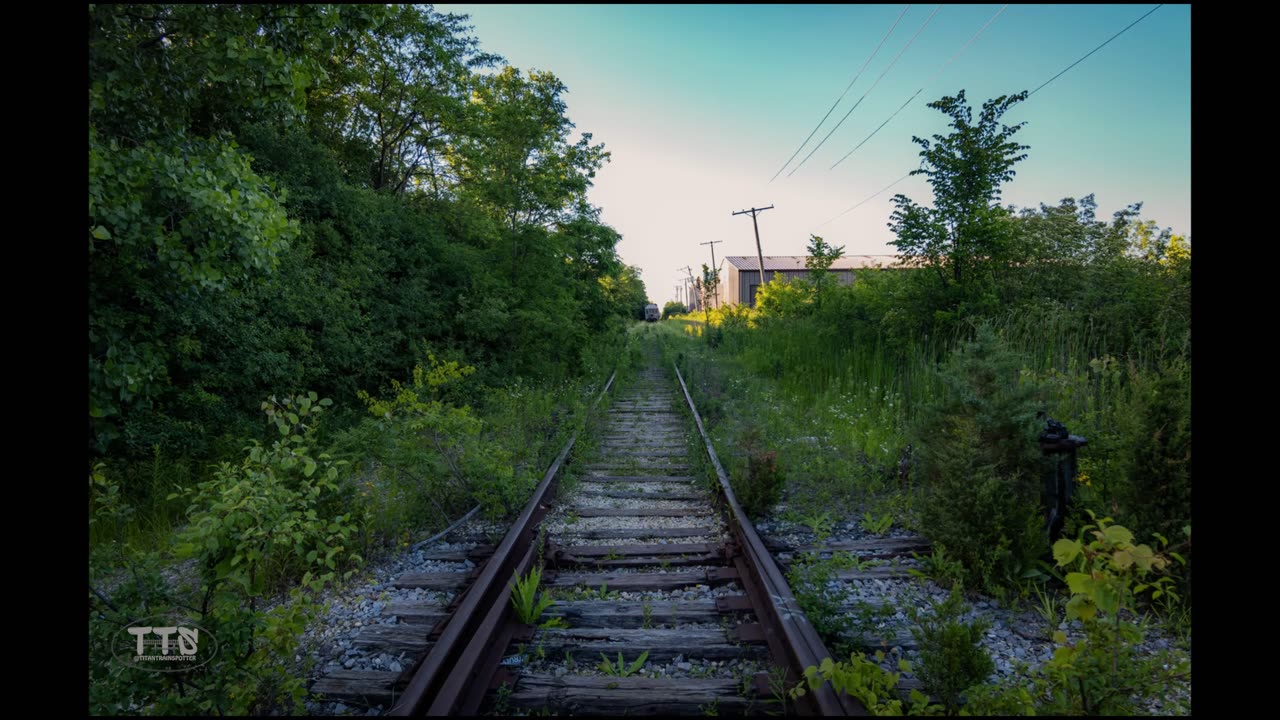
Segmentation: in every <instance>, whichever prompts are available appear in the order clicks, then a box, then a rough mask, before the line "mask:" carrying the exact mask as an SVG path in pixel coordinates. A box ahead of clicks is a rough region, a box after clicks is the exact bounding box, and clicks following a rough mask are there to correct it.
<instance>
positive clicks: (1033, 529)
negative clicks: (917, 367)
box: [914, 327, 1047, 589]
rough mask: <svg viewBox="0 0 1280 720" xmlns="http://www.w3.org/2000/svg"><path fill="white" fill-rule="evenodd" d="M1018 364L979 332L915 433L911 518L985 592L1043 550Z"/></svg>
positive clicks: (1030, 428)
mask: <svg viewBox="0 0 1280 720" xmlns="http://www.w3.org/2000/svg"><path fill="white" fill-rule="evenodd" d="M1019 368H1020V363H1019V362H1018V358H1017V356H1016V355H1015V354H1013V353H1012V352H1010V351H1008V350H1007V349H1006V348H1005V347H1004V346H1003V345H1002V343H1001V342H1000V341H999V340H998V339H997V338H996V336H995V334H994V333H993V332H992V331H991V330H990V329H988V328H985V327H984V328H982V329H980V330H979V333H978V338H977V340H976V341H975V342H972V343H966V344H965V345H964V346H962V348H961V349H960V350H959V351H958V352H957V353H956V355H954V356H953V357H952V359H951V362H950V363H949V366H948V368H947V369H946V370H945V372H943V374H942V380H943V382H944V384H945V390H944V392H943V393H942V395H941V397H939V398H937V399H936V400H935V401H934V402H932V403H931V404H930V405H929V406H927V407H926V408H924V409H923V410H922V414H921V420H920V422H919V424H918V425H917V427H916V429H915V433H914V434H915V438H914V445H915V447H916V448H918V449H919V457H920V476H921V479H922V480H923V483H922V485H923V488H922V490H923V493H924V497H923V498H922V502H921V506H920V514H921V523H922V526H923V527H924V528H925V529H926V532H927V533H928V534H929V535H930V536H931V538H932V539H933V540H934V541H935V542H940V543H942V544H944V545H945V546H946V548H947V551H948V552H949V553H951V555H952V556H954V557H955V558H956V559H957V560H959V561H960V562H962V563H963V564H964V566H965V567H966V568H968V572H967V573H966V578H965V580H966V584H968V585H969V586H970V587H975V588H981V587H985V588H988V589H990V588H995V587H998V586H999V585H1001V584H1008V583H1011V582H1012V581H1015V580H1017V579H1018V578H1019V577H1021V576H1022V575H1023V574H1024V573H1026V572H1027V571H1028V570H1030V569H1032V568H1033V567H1034V564H1035V561H1036V559H1037V556H1038V555H1040V553H1041V552H1042V551H1044V550H1045V549H1047V548H1046V542H1047V541H1046V538H1045V535H1044V532H1043V529H1042V527H1041V524H1042V519H1041V515H1040V512H1039V506H1040V502H1039V498H1040V483H1041V478H1042V476H1043V473H1044V470H1045V468H1044V459H1043V458H1042V457H1041V455H1040V452H1039V448H1038V445H1037V443H1036V421H1035V418H1036V404H1035V402H1034V399H1033V396H1032V395H1033V388H1032V386H1031V385H1030V384H1019V382H1018V380H1019V372H1018V371H1019Z"/></svg>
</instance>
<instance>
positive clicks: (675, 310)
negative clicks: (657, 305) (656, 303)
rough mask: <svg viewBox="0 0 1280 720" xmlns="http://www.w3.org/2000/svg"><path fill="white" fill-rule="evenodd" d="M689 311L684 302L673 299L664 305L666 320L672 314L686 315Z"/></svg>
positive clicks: (663, 313) (663, 315)
mask: <svg viewBox="0 0 1280 720" xmlns="http://www.w3.org/2000/svg"><path fill="white" fill-rule="evenodd" d="M687 312H689V308H686V307H685V306H684V304H683V303H678V302H675V301H674V300H673V301H671V302H668V303H667V304H666V305H663V306H662V319H663V320H666V319H667V318H669V317H671V316H672V315H684V314H685V313H687Z"/></svg>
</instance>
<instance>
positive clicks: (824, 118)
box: [769, 3, 911, 182]
mask: <svg viewBox="0 0 1280 720" xmlns="http://www.w3.org/2000/svg"><path fill="white" fill-rule="evenodd" d="M910 9H911V5H910V3H908V4H907V6H906V7H904V8H902V12H900V13H898V19H897V20H894V21H893V25H891V26H890V27H889V32H887V33H885V34H884V37H883V38H881V39H880V44H879V45H877V46H876V49H875V50H874V51H873V52H872V53H871V57H868V58H867V61H866V62H864V63H862V67H861V68H860V69H859V70H858V72H857V74H855V75H854V76H853V79H852V80H850V81H849V84H848V85H846V86H845V88H844V92H842V93H840V97H838V98H836V101H835V102H834V103H832V104H831V109H830V110H827V114H826V115H823V116H822V119H821V120H819V121H818V124H817V125H815V126H814V128H813V131H812V132H810V133H809V137H807V138H805V139H804V142H802V143H800V147H798V148H796V151H795V152H793V153H791V157H789V158H787V161H786V162H784V163H782V167H780V168H778V172H776V173H774V174H773V177H771V178H769V182H773V181H774V180H776V179H778V176H779V175H781V174H782V171H783V170H786V169H787V166H788V165H790V164H791V161H792V160H795V159H796V156H797V155H799V154H800V151H801V150H803V149H804V146H805V145H808V144H809V141H810V140H812V139H813V136H814V135H816V134H817V133H818V128H821V127H822V123H824V122H826V121H827V118H829V117H831V113H832V112H834V111H835V109H836V106H837V105H839V104H840V101H841V100H843V99H844V96H845V95H848V94H849V90H851V89H852V88H853V84H854V83H856V82H858V78H860V77H862V73H863V72H864V71H866V69H867V66H869V65H870V64H871V61H872V60H874V59H875V57H876V55H877V54H878V53H879V52H880V48H882V47H884V44H885V42H887V41H888V40H889V36H890V35H892V34H893V31H894V29H896V28H897V27H898V23H899V22H901V21H902V17H903V16H904V15H906V14H907V10H910Z"/></svg>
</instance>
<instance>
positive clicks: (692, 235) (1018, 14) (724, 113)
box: [436, 4, 1191, 303]
mask: <svg viewBox="0 0 1280 720" xmlns="http://www.w3.org/2000/svg"><path fill="white" fill-rule="evenodd" d="M904 7H906V5H905V4H902V5H812V6H808V5H786V6H781V5H695V6H664V5H437V6H436V8H437V9H438V10H440V11H442V12H453V13H466V14H468V15H470V16H471V23H472V24H473V25H474V27H475V30H474V33H475V35H476V37H478V38H479V39H480V43H481V46H482V47H483V48H484V49H485V50H488V51H491V52H495V53H498V54H499V55H502V56H503V57H505V58H506V59H507V61H508V62H509V63H510V64H512V65H514V66H516V67H518V68H521V69H523V70H529V69H538V70H549V71H551V72H553V73H554V74H555V75H556V76H557V77H559V78H560V80H561V81H562V82H564V83H565V85H566V86H567V87H568V90H569V92H568V95H567V96H566V102H567V104H568V112H569V117H570V118H571V119H572V120H573V121H574V122H575V123H576V124H577V131H580V132H590V133H592V134H593V139H594V140H595V141H596V142H603V143H604V144H605V146H606V148H607V149H608V150H609V151H610V152H611V153H612V161H611V162H610V163H609V164H608V165H607V166H606V167H605V168H604V169H603V170H601V172H600V174H599V175H598V176H597V179H596V183H595V187H594V188H592V190H591V193H590V199H591V201H592V203H593V204H595V205H598V206H600V207H602V208H603V214H602V219H603V220H604V221H605V222H607V223H609V224H610V225H612V226H613V227H614V228H616V229H617V230H618V231H619V232H620V233H622V235H623V240H622V242H621V243H620V244H619V246H618V250H619V253H620V254H621V256H622V258H623V260H624V261H626V262H627V263H629V264H633V265H638V266H640V268H641V270H642V277H643V278H644V281H645V284H646V287H647V288H648V290H649V296H650V298H651V299H653V300H655V301H657V302H659V303H661V302H663V301H665V300H669V299H672V298H673V297H674V295H675V288H674V286H675V284H676V282H677V272H676V268H677V267H683V266H684V265H686V264H689V265H693V266H694V268H695V270H696V269H697V267H698V266H699V265H700V264H701V263H709V262H710V258H709V253H708V249H707V247H706V246H702V245H699V243H702V242H706V241H708V240H722V241H724V243H723V244H719V245H716V246H715V248H716V257H717V259H718V260H719V259H720V258H722V257H723V256H724V255H725V254H731V255H749V254H754V253H755V239H754V235H753V234H752V230H751V221H750V219H749V217H746V216H742V217H733V216H732V215H731V213H732V212H733V211H736V210H741V209H744V208H748V207H751V206H753V205H754V206H758V207H762V206H766V205H770V204H773V205H775V209H773V210H770V211H768V212H765V213H762V214H761V215H760V235H761V242H762V244H763V247H764V252H765V254H767V255H802V254H804V253H805V246H806V245H807V242H808V238H809V234H810V233H816V234H818V235H821V236H823V237H824V238H826V239H827V240H828V241H829V242H832V243H834V244H836V245H843V246H844V247H845V252H846V253H848V254H881V253H890V252H892V251H893V247H892V246H890V245H888V242H889V241H891V240H892V239H893V234H892V233H891V232H890V231H889V229H888V228H887V227H886V223H887V222H888V219H889V214H890V212H891V203H890V198H891V197H892V196H893V195H894V194H895V193H898V192H901V193H903V194H906V195H907V196H909V197H911V198H913V199H916V200H918V201H921V202H929V201H930V199H931V193H930V191H929V187H928V183H927V182H926V181H925V179H924V178H923V177H911V178H908V179H906V180H903V181H902V182H901V183H899V184H898V185H896V186H894V187H893V189H892V190H890V191H888V192H886V193H883V194H882V195H880V196H878V197H876V198H875V199H873V200H871V201H870V202H867V203H865V204H863V205H862V206H860V207H859V208H858V209H856V210H854V211H852V212H850V213H848V214H846V215H844V216H842V217H840V218H839V219H837V220H834V221H831V222H827V221H830V220H831V219H832V218H833V217H835V216H836V215H838V214H839V213H841V212H842V211H844V210H846V209H848V208H849V207H850V206H852V205H854V204H856V203H858V202H860V201H862V200H864V199H865V198H867V197H868V196H869V195H872V194H873V193H875V192H877V191H879V190H881V189H882V188H884V187H885V186H886V185H888V184H889V183H891V182H893V181H894V180H896V179H898V178H900V177H901V176H902V175H904V174H905V173H906V172H907V171H909V170H911V169H913V168H914V167H916V166H917V165H918V164H919V155H918V153H919V147H918V146H916V145H915V144H914V143H912V142H911V137H912V135H919V136H922V137H928V136H930V135H932V134H934V133H945V131H946V119H945V118H944V116H943V115H942V114H941V113H940V112H938V111H936V110H932V109H929V108H928V107H926V104H927V103H928V102H930V101H932V100H936V99H938V98H939V97H942V96H943V95H951V94H955V93H956V91H958V90H960V89H964V90H965V92H966V96H967V98H968V100H969V102H970V104H971V105H973V106H974V107H975V108H977V107H980V106H981V103H982V102H983V101H984V100H987V99H989V98H992V97H995V96H998V95H1002V94H1007V93H1012V92H1018V91H1021V90H1032V89H1034V88H1035V87H1036V86H1038V85H1040V84H1041V83H1042V82H1044V81H1045V80H1048V79H1049V78H1051V77H1052V76H1053V75H1055V74H1056V73H1058V72H1059V71H1060V70H1062V69H1063V68H1065V67H1066V66H1067V65H1069V64H1071V63H1072V62H1075V61H1076V60H1077V59H1079V58H1080V56H1082V55H1084V54H1085V53H1087V52H1088V51H1089V50H1092V49H1093V48H1094V47H1096V46H1097V45H1098V44H1099V43H1101V42H1103V41H1104V40H1106V39H1107V38H1108V37H1110V36H1112V35H1113V34H1115V33H1116V32H1118V31H1119V30H1120V29H1121V28H1123V27H1125V26H1126V25H1128V24H1129V23H1131V22H1133V21H1134V20H1136V19H1137V18H1139V17H1140V16H1142V15H1143V14H1144V13H1146V12H1147V11H1148V10H1150V9H1151V8H1152V7H1154V5H1010V6H1009V7H1008V8H1007V9H1006V10H1005V11H1004V12H1003V13H1002V14H1001V15H1000V16H999V18H997V19H996V21H995V22H994V23H992V24H991V25H990V27H988V28H987V29H986V31H985V32H984V33H983V34H982V35H981V37H979V38H978V39H977V40H976V41H975V42H974V43H973V44H972V45H970V46H969V47H968V48H967V49H966V50H965V51H964V53H963V54H962V55H960V56H959V57H958V58H956V60H955V61H954V62H952V63H951V64H950V65H948V66H947V67H946V69H945V70H944V71H943V72H942V74H941V75H939V76H938V77H937V79H936V80H934V81H933V82H932V83H928V84H926V83H927V81H928V80H929V79H930V78H931V77H933V76H934V75H935V73H936V72H937V71H938V69H939V68H940V67H941V66H942V65H943V64H944V63H946V61H947V60H948V59H949V58H951V57H952V56H953V55H954V54H955V53H956V52H957V51H958V50H960V48H961V47H962V46H963V45H964V44H965V42H966V41H968V40H969V38H970V37H972V36H973V34H974V33H976V32H977V31H978V29H979V28H981V27H982V26H983V25H984V24H985V23H986V22H987V21H988V20H989V19H991V17H992V16H993V15H995V14H996V12H997V11H998V10H999V9H1000V7H1001V5H1000V4H992V5H943V6H942V7H941V9H940V10H938V12H937V14H936V15H934V17H933V19H932V20H931V21H930V22H929V24H928V25H927V26H925V28H924V30H923V31H922V32H920V34H919V36H918V37H917V38H916V39H915V41H914V43H912V45H911V46H910V47H909V48H908V49H907V50H906V52H904V53H903V54H902V55H901V57H900V58H899V59H898V61H897V63H896V64H895V65H894V66H893V67H892V68H891V69H890V70H889V71H888V73H887V74H885V75H884V77H883V79H882V80H880V82H879V84H878V85H876V86H875V88H874V89H873V90H871V92H870V94H869V95H867V96H866V98H865V100H863V101H862V103H861V104H860V105H859V106H858V107H857V109H856V110H854V111H853V113H852V114H851V115H850V116H849V118H848V120H846V121H845V122H844V124H843V125H841V127H840V128H839V129H838V130H836V132H835V133H834V134H833V135H832V136H831V138H830V139H829V140H827V142H826V144H825V145H823V147H822V148H821V149H819V150H818V151H817V152H816V153H815V154H814V155H813V157H812V158H810V159H809V161H808V162H807V163H806V164H805V165H804V166H803V167H801V168H800V169H799V170H798V171H796V173H795V174H794V175H792V176H790V177H788V176H787V172H783V174H782V175H780V176H779V177H778V179H777V180H775V181H773V182H772V183H770V182H769V179H770V177H772V176H773V174H774V173H775V172H776V171H777V170H778V168H779V167H781V166H782V164H783V163H784V162H785V161H786V160H787V158H788V157H790V156H791V154H792V152H794V151H795V149H796V147H797V146H798V145H799V144H800V142H801V141H802V140H804V138H805V137H806V136H807V135H808V134H809V132H810V131H811V130H812V129H813V127H814V126H815V125H816V124H817V122H818V120H819V119H820V118H821V117H822V116H823V114H824V113H825V112H826V111H827V109H828V108H830V107H831V104H832V102H834V101H835V99H836V97H837V96H839V95H840V93H841V92H842V91H843V90H844V89H845V87H846V86H847V85H848V83H849V81H850V80H851V79H852V78H853V76H854V74H855V73H857V71H858V69H859V68H861V67H862V66H863V64H864V63H865V62H866V61H867V58H868V56H870V55H871V53H872V51H873V50H874V49H875V48H876V46H877V45H878V44H879V43H880V41H881V39H882V38H883V37H884V35H885V33H886V32H887V31H888V30H889V28H890V26H891V25H893V23H894V20H895V19H896V18H898V16H899V15H900V14H901V13H902V11H903V8H904ZM935 7H937V6H936V5H933V4H927V5H914V4H913V5H911V6H910V7H909V8H908V9H907V11H906V13H905V15H903V16H902V19H901V21H900V22H899V24H898V25H897V27H896V29H895V30H894V31H893V33H892V34H891V35H890V36H889V38H888V40H887V41H886V42H885V43H884V46H883V47H882V48H881V49H880V51H879V53H878V54H877V55H876V56H875V58H874V59H873V60H872V61H871V63H870V64H869V65H868V66H867V69H866V71H865V72H864V73H863V74H862V76H861V77H860V78H859V79H858V81H857V83H856V84H854V86H853V87H852V89H851V90H850V91H849V93H848V95H846V96H845V98H844V100H843V101H842V102H841V103H840V105H839V106H838V107H837V109H836V111H835V112H834V113H832V116H831V118H829V119H828V120H827V122H826V123H825V124H824V125H823V127H822V128H821V129H820V130H819V132H818V134H817V135H816V136H815V137H814V139H813V140H812V141H810V143H809V145H807V146H806V147H805V149H804V150H803V151H802V152H801V153H800V155H799V156H798V157H797V158H796V162H799V160H800V158H803V157H804V156H805V155H807V154H808V152H809V150H810V149H811V148H812V147H813V145H814V144H816V143H817V141H818V140H820V139H821V138H822V137H823V136H825V135H826V134H827V132H828V131H829V130H830V128H831V127H832V126H833V125H834V124H835V122H836V121H837V120H839V118H841V117H842V116H844V114H845V112H846V111H847V110H848V109H849V108H850V107H852V105H853V103H854V102H855V101H857V100H858V98H860V97H862V95H863V94H864V93H865V92H866V91H867V90H868V89H869V88H871V87H872V84H873V83H874V82H875V81H876V78H878V77H880V75H881V73H882V72H883V71H884V70H885V68H886V67H887V66H888V65H889V63H890V62H891V61H892V60H893V59H894V57H895V56H897V55H898V53H899V51H901V50H902V49H903V47H904V46H905V45H906V44H907V42H908V40H909V39H910V38H911V37H912V36H913V35H915V34H916V31H917V30H918V29H919V28H920V27H921V25H922V24H923V23H924V22H925V20H926V19H927V18H928V17H929V15H930V14H931V13H932V12H933V11H934V9H935ZM922 86H923V92H922V93H921V94H920V96H919V97H917V98H916V100H915V101H914V102H912V103H911V104H910V105H909V106H908V107H907V108H906V109H905V110H903V111H902V112H901V113H900V114H899V115H898V116H897V117H895V118H894V119H893V121H892V122H890V123H889V124H888V125H886V126H885V127H884V129H882V130H881V131H880V132H879V133H878V134H877V135H876V136H875V137H874V138H872V139H871V140H870V141H869V142H867V143H866V145H864V146H863V147H862V148H861V149H859V150H858V151H857V152H856V153H854V154H853V155H852V156H851V157H850V158H849V159H847V160H845V161H844V162H843V163H842V164H840V165H839V166H838V167H836V168H835V169H834V170H831V169H829V168H830V166H831V165H832V164H833V163H834V162H835V161H836V160H838V159H839V158H840V157H841V156H843V155H844V154H845V153H847V152H848V151H849V150H850V149H852V148H853V147H854V146H855V145H857V144H858V143H859V142H860V141H862V139H863V138H865V137H866V136H867V135H868V134H870V133H871V131H872V130H874V129H875V128H876V126H878V125H879V124H880V123H881V122H883V121H884V120H885V119H886V118H888V117H889V116H890V115H891V114H892V113H893V111H894V110H895V109H897V108H898V107H899V106H901V105H902V103H903V102H905V101H906V100H907V98H909V97H910V96H911V95H912V94H913V93H914V92H915V91H916V90H917V89H920V88H921V87H922ZM1004 120H1005V121H1006V122H1008V123H1016V122H1023V121H1025V122H1026V123H1027V124H1026V126H1025V127H1024V128H1023V129H1022V130H1021V131H1020V132H1019V133H1018V134H1017V135H1016V136H1015V138H1016V139H1017V140H1018V141H1019V142H1021V143H1023V144H1025V145H1029V146H1030V149H1029V150H1028V151H1027V152H1028V158H1027V159H1026V160H1025V161H1023V162H1022V163H1020V164H1018V165H1017V166H1016V168H1015V169H1016V170H1017V173H1018V174H1017V177H1016V178H1015V179H1014V180H1013V181H1012V182H1010V183H1008V184H1007V185H1006V186H1005V188H1004V197H1003V199H1004V202H1005V203H1013V204H1015V205H1018V206H1035V205H1037V204H1039V203H1041V202H1044V203H1056V202H1057V201H1058V200H1059V199H1061V198H1063V197H1068V196H1071V197H1080V196H1083V195H1086V194H1088V193H1094V194H1095V196H1096V198H1097V201H1098V206H1099V214H1100V216H1102V217H1103V218H1107V217H1109V216H1110V214H1111V213H1112V212H1114V211H1116V210H1119V209H1121V208H1122V207H1124V206H1126V205H1128V204H1129V203H1133V202H1139V201H1141V202H1143V216H1144V217H1145V218H1148V219H1152V220H1155V221H1156V222H1157V223H1158V224H1159V225H1160V226H1161V227H1170V228H1172V229H1173V231H1174V232H1176V233H1182V234H1190V232H1191V10H1190V6H1188V5H1165V6H1164V7H1161V8H1160V9H1159V10H1157V11H1156V12H1155V13H1153V14H1152V15H1151V16H1150V17H1147V18H1146V19H1145V20H1143V21H1142V22H1140V23H1138V24H1137V25H1136V26H1134V27H1133V28H1132V29H1130V30H1129V31H1128V32H1126V33H1125V34H1123V35H1121V36H1120V37H1119V38H1116V39H1115V40H1114V41H1112V42H1111V43H1110V44H1108V45H1107V46H1106V47H1104V48H1102V49H1101V50H1099V51H1098V52H1096V53H1094V54H1093V55H1092V56H1090V57H1089V58H1088V59H1087V60H1085V61H1084V62H1082V63H1080V64H1079V65H1077V66H1075V67H1074V68H1072V69H1071V70H1070V71H1069V72H1067V73H1066V74H1065V75H1063V76H1062V77H1060V78H1058V79H1057V80H1055V81H1053V83H1051V84H1050V85H1048V86H1047V87H1045V88H1044V89H1043V90H1040V91H1039V92H1038V93H1036V94H1035V95H1034V96H1032V97H1031V98H1029V99H1028V100H1027V101H1026V102H1025V103H1022V104H1020V105H1018V106H1015V107H1014V108H1013V109H1012V110H1011V111H1010V112H1009V113H1008V114H1007V115H1006V116H1005V118H1004ZM793 165H794V163H793ZM789 169H790V168H788V171H789Z"/></svg>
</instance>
